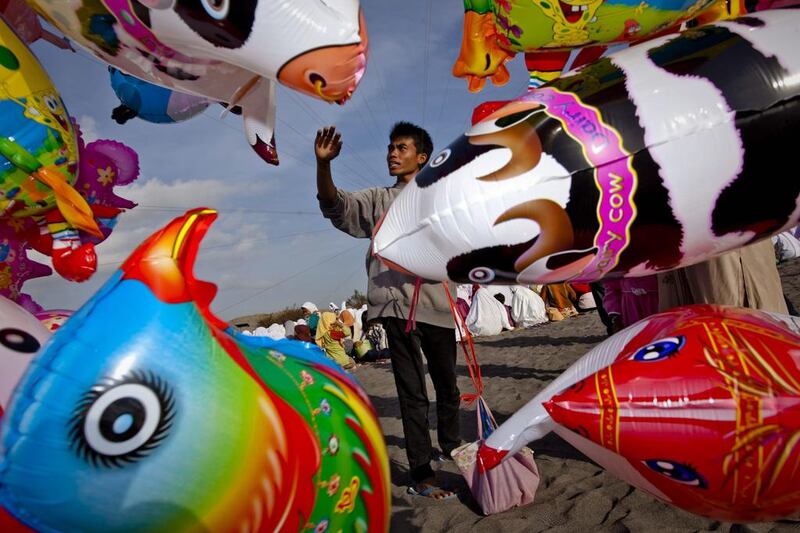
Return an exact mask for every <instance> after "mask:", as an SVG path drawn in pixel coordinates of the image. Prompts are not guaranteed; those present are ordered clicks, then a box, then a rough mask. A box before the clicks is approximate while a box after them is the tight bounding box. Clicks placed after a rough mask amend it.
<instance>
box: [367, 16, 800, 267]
mask: <svg viewBox="0 0 800 533" xmlns="http://www.w3.org/2000/svg"><path fill="white" fill-rule="evenodd" d="M798 131H800V10H797V9H787V10H780V11H770V12H763V13H758V14H755V15H751V16H746V17H742V18H739V19H737V20H734V21H731V22H724V23H717V24H714V25H709V26H704V27H700V28H695V29H691V30H688V31H684V32H683V33H681V34H679V35H671V36H666V37H662V38H659V39H655V40H652V41H649V42H647V43H643V44H640V45H638V46H634V47H631V48H629V49H627V50H623V51H621V52H619V53H617V54H615V55H613V56H612V57H608V58H603V59H600V60H599V61H596V62H594V63H592V64H590V65H588V66H587V67H585V68H583V69H581V70H579V71H577V72H573V73H570V74H567V75H566V76H564V77H562V78H561V79H559V80H556V81H555V82H553V83H551V84H548V85H546V86H544V87H542V88H540V89H538V90H534V91H532V92H530V93H528V94H526V95H524V96H522V97H520V98H519V99H517V100H515V101H513V102H511V103H509V104H508V105H506V106H504V107H502V108H500V109H498V110H496V111H495V112H494V113H492V114H491V115H489V116H488V117H486V118H485V119H484V120H482V121H481V122H479V123H477V124H476V125H475V126H474V127H473V128H472V129H471V130H470V131H469V132H467V134H466V135H464V136H462V137H461V138H459V139H457V140H456V141H455V142H454V143H452V144H451V145H450V146H449V147H447V148H446V149H444V150H443V151H442V152H440V153H438V154H435V155H434V156H433V157H432V158H431V161H430V163H429V165H428V166H427V167H426V168H425V169H423V170H422V172H420V174H419V175H418V176H417V178H416V180H415V182H412V183H410V184H409V185H408V186H406V187H405V189H404V190H403V192H402V193H401V194H400V195H399V196H398V198H397V199H396V200H395V202H394V204H393V205H392V206H391V208H390V209H389V211H388V212H387V214H386V216H385V217H384V220H383V221H382V223H381V225H380V227H379V228H378V231H377V232H376V234H375V236H374V252H375V253H376V254H377V255H379V256H380V257H381V258H382V259H384V260H386V261H387V263H389V264H392V265H394V266H397V267H399V268H400V269H403V270H406V271H408V272H411V273H413V274H416V275H419V276H421V277H423V278H427V279H437V280H444V279H447V278H449V279H452V280H454V281H458V282H478V283H488V282H493V283H498V282H500V283H502V282H507V283H533V282H536V283H551V282H557V281H564V280H576V281H577V280H580V281H591V280H596V279H600V278H603V277H606V276H639V275H646V274H651V273H654V272H658V271H664V270H669V269H673V268H677V267H681V266H686V265H690V264H693V263H697V262H700V261H703V260H705V259H708V258H710V257H712V256H714V255H718V254H720V253H723V252H725V251H728V250H731V249H734V248H737V247H740V246H743V245H746V244H748V243H751V242H754V241H756V240H759V239H762V238H765V237H768V236H770V235H772V234H775V233H778V232H779V231H781V230H782V229H784V228H787V227H790V226H792V225H794V224H797V222H798V220H799V219H800V204H799V203H798V196H799V195H800V179H798V178H797V174H798V168H800V158H798V157H797V156H798V154H795V153H794V151H795V150H796V149H797V146H798V142H797V141H798V139H799V138H800V137H798Z"/></svg>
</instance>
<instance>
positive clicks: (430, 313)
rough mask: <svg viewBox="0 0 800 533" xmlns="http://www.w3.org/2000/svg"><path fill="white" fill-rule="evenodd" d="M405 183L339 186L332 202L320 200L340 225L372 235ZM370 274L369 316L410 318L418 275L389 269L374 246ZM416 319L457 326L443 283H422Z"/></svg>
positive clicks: (366, 236) (357, 233)
mask: <svg viewBox="0 0 800 533" xmlns="http://www.w3.org/2000/svg"><path fill="white" fill-rule="evenodd" d="M404 186H405V183H397V184H395V185H394V186H392V187H375V188H372V189H363V190H360V191H355V192H347V191H343V190H341V189H339V190H338V192H337V194H336V200H335V201H334V202H333V204H332V205H324V204H322V202H320V209H321V210H322V215H323V216H324V217H325V218H327V219H328V220H330V221H331V222H332V223H333V225H334V227H336V228H337V229H339V230H341V231H343V232H345V233H347V234H348V235H352V236H353V237H359V238H363V239H372V231H373V230H374V229H375V225H376V224H377V223H378V221H379V220H380V218H381V217H382V216H383V213H384V212H385V211H386V210H387V209H388V208H389V205H390V204H391V203H392V201H393V200H394V199H395V197H396V196H397V195H398V194H399V193H400V191H401V190H402V189H403V187H404ZM367 276H368V277H369V285H368V287H367V300H368V302H369V310H368V311H367V320H372V319H375V318H382V317H395V318H401V319H407V318H408V310H409V307H410V305H411V298H412V297H413V295H414V282H415V278H414V277H412V276H407V275H405V274H401V273H400V272H395V271H394V270H390V269H389V268H388V267H386V265H384V264H383V263H381V262H380V260H378V259H377V258H376V257H375V256H373V255H372V246H370V249H369V250H368V251H367ZM449 290H450V294H452V295H454V294H455V286H454V285H453V284H452V283H450V284H449ZM415 320H416V321H417V322H424V323H425V324H432V325H434V326H439V327H443V328H454V327H455V323H454V322H453V315H452V314H451V312H450V305H449V303H448V301H447V295H446V294H445V292H444V287H443V286H442V284H441V283H439V282H424V283H423V284H422V286H421V288H420V293H419V301H418V303H417V310H416V314H415Z"/></svg>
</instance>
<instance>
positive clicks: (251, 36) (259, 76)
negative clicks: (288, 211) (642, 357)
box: [29, 0, 367, 164]
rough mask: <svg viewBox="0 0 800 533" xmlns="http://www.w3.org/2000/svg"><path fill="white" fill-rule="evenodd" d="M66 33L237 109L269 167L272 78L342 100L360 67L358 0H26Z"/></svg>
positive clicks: (162, 80)
mask: <svg viewBox="0 0 800 533" xmlns="http://www.w3.org/2000/svg"><path fill="white" fill-rule="evenodd" d="M29 3H30V4H31V5H32V6H33V7H34V8H35V9H36V10H37V11H38V12H39V13H40V14H42V15H43V16H44V17H45V18H46V19H47V20H48V21H50V22H51V23H52V24H53V25H55V26H56V27H57V28H58V29H59V30H61V31H62V32H63V33H64V34H65V35H66V36H67V37H69V38H70V39H72V40H73V41H75V42H77V43H78V44H80V45H81V46H83V47H84V48H86V49H87V50H89V51H90V52H91V53H93V54H94V55H95V56H97V57H98V58H99V59H101V60H102V61H105V62H106V63H108V64H109V65H112V66H114V67H116V68H118V69H119V70H121V71H123V72H125V73H127V74H130V75H132V76H136V77H137V78H140V79H143V80H145V81H148V82H151V83H155V84H157V85H161V86H164V87H168V88H170V89H174V90H177V91H180V92H184V93H188V94H193V95H196V96H202V97H205V98H207V99H209V100H212V101H217V102H222V103H225V104H229V105H231V106H234V105H235V106H237V107H238V108H241V109H242V114H243V117H244V125H245V132H246V134H247V138H248V141H249V142H250V145H251V146H252V147H253V149H254V150H255V151H256V153H258V155H259V156H260V157H261V158H262V159H264V160H266V161H267V162H269V163H274V164H277V162H278V158H277V153H276V150H275V142H274V139H273V134H274V130H275V91H276V88H275V82H276V81H279V82H281V83H282V84H284V85H286V86H288V87H291V88H292V89H294V90H296V91H300V92H303V93H306V94H308V95H310V96H314V97H317V98H320V99H323V100H326V101H329V102H339V103H343V102H344V101H346V100H347V99H348V98H350V96H351V94H352V92H353V91H354V90H355V89H356V86H357V85H358V82H359V80H360V79H361V76H362V75H363V74H364V69H365V68H366V60H367V56H366V52H367V33H366V31H367V30H366V26H365V24H364V17H363V15H362V13H361V8H360V5H359V1H358V0H325V1H323V0H293V1H291V2H289V1H279V0H102V1H100V0H29Z"/></svg>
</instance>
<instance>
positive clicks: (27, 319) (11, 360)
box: [0, 297, 50, 417]
mask: <svg viewBox="0 0 800 533" xmlns="http://www.w3.org/2000/svg"><path fill="white" fill-rule="evenodd" d="M48 338H50V332H49V331H47V329H45V327H44V326H43V325H42V324H41V323H39V321H38V320H36V318H35V317H34V316H33V315H31V314H30V313H29V312H27V311H26V310H25V309H23V308H22V307H20V306H18V305H17V304H15V303H14V302H12V301H10V300H7V299H5V298H3V297H0V417H2V416H3V412H4V410H5V409H6V408H7V407H8V401H9V399H10V398H11V393H12V391H13V390H14V387H15V386H16V384H17V382H18V381H19V379H20V378H21V377H22V374H23V373H24V372H25V369H26V368H28V364H29V363H30V361H31V359H33V356H34V355H36V353H37V352H38V351H39V348H41V346H42V345H44V343H45V341H46V340H47V339H48Z"/></svg>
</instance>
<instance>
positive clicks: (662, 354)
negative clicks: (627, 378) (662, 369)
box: [631, 336, 686, 363]
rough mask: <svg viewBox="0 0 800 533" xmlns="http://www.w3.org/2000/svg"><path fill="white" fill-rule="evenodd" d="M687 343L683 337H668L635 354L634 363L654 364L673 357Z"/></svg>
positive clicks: (640, 349) (632, 358)
mask: <svg viewBox="0 0 800 533" xmlns="http://www.w3.org/2000/svg"><path fill="white" fill-rule="evenodd" d="M685 343H686V339H685V338H684V337H683V336H678V337H667V338H665V339H660V340H657V341H655V342H653V343H650V344H648V345H647V346H645V347H644V348H639V350H638V351H637V352H636V353H635V354H633V356H632V357H631V360H632V361H639V362H644V363H652V362H655V361H663V360H664V359H668V358H670V357H673V356H674V355H675V354H676V353H677V352H678V351H679V350H680V349H681V348H683V345H684V344H685Z"/></svg>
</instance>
